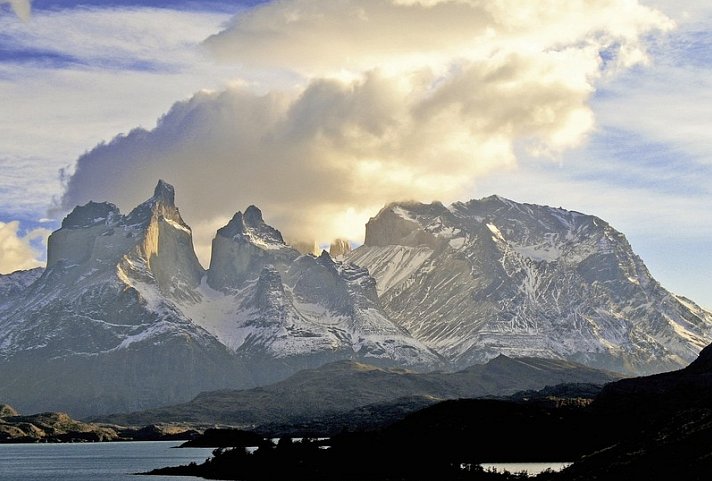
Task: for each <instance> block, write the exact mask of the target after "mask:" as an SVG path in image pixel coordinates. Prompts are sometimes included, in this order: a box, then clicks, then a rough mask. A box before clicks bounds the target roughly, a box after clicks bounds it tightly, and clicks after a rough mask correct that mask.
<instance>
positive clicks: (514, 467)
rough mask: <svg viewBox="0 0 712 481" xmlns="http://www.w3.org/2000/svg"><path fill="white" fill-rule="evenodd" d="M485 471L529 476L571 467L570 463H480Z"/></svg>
mask: <svg viewBox="0 0 712 481" xmlns="http://www.w3.org/2000/svg"><path fill="white" fill-rule="evenodd" d="M480 466H482V467H483V468H485V469H494V470H495V471H499V472H503V471H509V472H510V473H521V472H522V471H525V472H526V473H527V474H529V475H530V476H533V475H536V474H539V473H541V472H542V471H546V470H547V469H551V470H552V471H561V470H562V469H564V468H566V467H568V466H571V463H567V462H551V463H481V464H480Z"/></svg>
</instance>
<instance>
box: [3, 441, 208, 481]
mask: <svg viewBox="0 0 712 481" xmlns="http://www.w3.org/2000/svg"><path fill="white" fill-rule="evenodd" d="M180 443H181V442H174V441H156V442H126V443H76V444H0V480H1V481H45V480H47V481H49V480H52V481H97V480H100V481H169V480H170V481H186V480H188V479H197V478H186V477H184V476H181V477H178V476H133V475H132V474H131V473H137V472H142V471H150V470H151V469H154V468H160V467H163V466H175V465H178V464H187V463H189V462H191V461H196V462H202V461H204V460H205V459H206V458H208V457H209V456H210V454H211V452H212V449H206V448H186V449H173V447H174V446H178V445H179V444H180Z"/></svg>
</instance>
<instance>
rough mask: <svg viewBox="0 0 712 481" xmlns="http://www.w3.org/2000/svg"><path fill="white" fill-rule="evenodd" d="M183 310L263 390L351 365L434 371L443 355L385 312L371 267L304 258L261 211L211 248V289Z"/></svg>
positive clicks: (204, 287)
mask: <svg viewBox="0 0 712 481" xmlns="http://www.w3.org/2000/svg"><path fill="white" fill-rule="evenodd" d="M193 292H194V293H195V295H196V298H197V300H194V299H181V300H178V301H177V302H176V305H177V306H178V308H179V309H181V311H182V312H183V313H184V314H185V315H186V316H187V317H189V318H190V319H192V320H193V322H194V323H195V324H197V325H199V326H201V327H203V328H204V329H206V330H207V331H209V332H210V333H212V334H213V335H214V336H215V337H216V338H217V339H219V340H220V342H222V343H223V344H224V345H226V346H227V347H228V348H229V349H230V350H231V351H233V352H234V354H235V355H236V356H237V357H238V358H240V359H243V360H244V361H245V362H246V363H248V364H249V366H250V369H251V372H252V375H253V377H254V379H256V380H257V382H258V383H259V384H264V383H269V382H274V381H276V380H279V379H284V378H285V377H286V376H288V375H290V374H292V373H294V372H296V371H297V370H299V369H304V368H309V367H316V366H319V365H322V364H324V363H327V362H333V361H337V360H341V359H353V360H360V361H363V362H368V363H371V364H376V365H382V366H399V367H408V368H413V369H426V370H427V369H432V368H435V367H440V366H442V365H443V363H442V360H441V358H440V356H439V355H438V354H437V353H435V352H434V351H432V350H431V349H429V348H427V347H426V346H424V345H423V344H422V343H421V342H419V341H417V340H415V339H413V338H412V337H411V336H410V335H409V334H408V333H407V332H406V331H405V330H404V329H403V328H401V327H399V326H397V325H395V324H393V323H392V322H391V321H390V319H388V318H387V316H386V315H385V314H384V313H383V310H382V309H381V306H380V301H379V299H378V295H377V294H376V283H375V281H374V280H373V278H372V277H371V276H370V275H369V274H368V271H367V270H366V269H363V268H360V267H357V266H355V265H351V264H349V263H342V262H335V261H334V260H332V258H331V257H330V256H329V254H327V253H326V252H322V254H321V255H320V256H318V257H316V256H314V255H311V254H307V255H302V254H300V253H299V251H297V250H296V249H294V248H293V247H291V246H289V245H287V244H286V243H285V241H284V239H283V238H282V235H281V233H280V232H279V231H278V230H276V229H274V228H273V227H271V226H269V225H267V224H266V223H265V222H264V219H263V217H262V212H261V211H260V210H259V209H258V208H257V207H255V206H250V207H248V208H247V209H246V210H245V212H244V214H243V213H241V212H238V213H237V214H235V216H234V217H233V218H232V220H230V222H229V223H228V224H227V225H226V226H225V227H223V228H221V229H219V230H218V232H217V235H216V236H215V239H214V240H213V250H212V257H211V260H210V268H209V270H208V272H207V276H206V282H205V283H202V284H201V285H200V286H198V287H197V288H196V289H195V290H194V291H193Z"/></svg>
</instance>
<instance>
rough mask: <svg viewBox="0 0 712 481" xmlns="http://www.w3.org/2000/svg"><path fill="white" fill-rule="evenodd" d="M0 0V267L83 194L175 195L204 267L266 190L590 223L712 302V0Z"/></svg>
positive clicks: (279, 200) (282, 212) (340, 205)
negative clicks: (216, 243) (223, 234)
mask: <svg viewBox="0 0 712 481" xmlns="http://www.w3.org/2000/svg"><path fill="white" fill-rule="evenodd" d="M159 4H160V7H157V6H156V5H157V2H149V1H148V0H117V1H99V0H84V1H80V0H44V1H43V0H35V1H34V2H31V3H30V2H29V1H27V0H11V1H7V0H0V273H8V272H12V271H14V270H17V269H26V268H29V267H32V266H37V265H42V263H43V262H44V259H45V255H46V254H45V248H46V238H47V236H48V235H49V233H50V232H51V231H52V230H54V229H56V228H58V226H59V223H60V222H61V219H62V218H63V216H64V215H66V213H67V212H69V211H70V210H71V209H72V208H73V207H74V206H76V205H79V204H84V203H86V202H88V201H89V200H94V201H110V202H113V203H115V204H117V205H118V206H119V207H120V208H121V209H122V211H128V210H130V209H131V208H133V207H134V206H135V205H137V204H138V203H140V202H141V201H143V200H145V199H146V198H148V197H149V196H150V195H151V192H152V189H153V186H154V185H155V183H156V182H157V180H158V179H159V178H163V179H165V180H166V181H168V182H170V183H172V184H173V185H174V186H175V187H176V201H177V204H178V206H179V208H180V209H181V213H182V215H183V217H184V219H185V221H186V222H187V223H188V224H189V225H190V226H191V227H192V229H193V232H194V240H195V245H196V250H197V251H198V255H199V257H200V259H201V261H202V262H203V263H204V264H205V265H207V263H208V261H209V247H210V241H211V239H212V237H213V236H214V233H215V231H216V230H217V228H219V227H221V226H222V225H224V224H225V223H227V221H228V220H229V219H230V218H231V217H232V215H233V214H234V213H235V212H236V211H238V210H244V209H245V208H246V207H247V206H248V205H250V204H255V205H258V206H259V207H260V208H261V209H262V211H263V213H264V216H265V219H266V220H267V221H268V222H269V223H270V224H272V225H274V226H275V227H277V228H279V229H280V230H281V231H282V232H283V233H284V234H285V237H286V238H287V239H288V240H291V241H305V240H316V241H317V242H319V243H322V244H323V243H328V242H329V241H331V240H332V239H334V238H337V237H341V238H347V239H350V240H351V241H352V242H354V243H356V244H358V243H360V242H362V241H363V234H364V224H365V222H366V221H367V220H368V219H369V217H371V216H373V215H375V214H376V213H377V212H378V210H379V209H380V208H381V207H382V206H383V205H384V204H385V203H387V202H392V201H398V200H418V201H423V202H430V201H433V200H440V201H443V202H453V201H457V200H469V199H473V198H474V199H477V198H482V197H485V196H488V195H491V194H498V195H501V196H503V197H507V198H509V199H512V200H515V201H518V202H528V203H534V204H544V205H551V206H554V207H563V208H566V209H569V210H576V211H579V212H584V213H587V214H593V215H596V216H598V217H601V218H603V219H604V220H606V221H608V222H609V223H610V224H611V225H613V227H615V228H616V229H618V230H619V231H621V232H623V233H624V234H625V235H626V237H627V239H628V240H629V242H630V243H631V245H632V247H633V249H634V251H635V252H636V253H637V254H638V255H640V256H641V258H642V259H643V260H644V261H645V263H646V265H647V266H648V268H649V269H650V271H651V273H652V275H653V276H654V277H655V278H656V279H657V280H658V281H660V282H661V284H662V285H663V286H664V287H666V288H668V289H669V290H671V291H672V292H674V293H676V294H680V295H684V296H686V297H688V298H690V299H692V300H694V301H695V302H697V303H699V304H701V305H703V306H705V307H708V308H712V282H711V281H710V273H711V272H712V209H710V206H712V185H711V183H710V181H711V180H712V136H711V135H709V132H710V130H712V75H711V73H712V51H711V50H712V4H710V3H709V2H705V1H691V0H682V1H672V0H616V1H612V0H581V1H576V2H572V1H570V0H537V1H534V0H532V1H521V0H500V1H497V2H494V1H490V0H340V1H334V0H281V1H258V0H252V1H231V2H228V1H220V0H196V1H178V0H171V1H164V2H160V3H159Z"/></svg>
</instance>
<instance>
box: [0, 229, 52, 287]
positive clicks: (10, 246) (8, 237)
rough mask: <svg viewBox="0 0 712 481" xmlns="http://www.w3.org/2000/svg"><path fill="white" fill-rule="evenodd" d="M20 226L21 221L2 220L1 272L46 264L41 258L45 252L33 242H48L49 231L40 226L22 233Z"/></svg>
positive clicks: (0, 237)
mask: <svg viewBox="0 0 712 481" xmlns="http://www.w3.org/2000/svg"><path fill="white" fill-rule="evenodd" d="M19 228H20V222H19V221H11V222H7V223H5V222H0V274H7V273H10V272H14V271H17V270H21V269H31V268H33V267H38V266H41V265H43V264H44V262H42V261H41V260H40V258H41V257H42V254H43V253H42V252H40V251H39V250H37V249H36V248H35V247H34V246H33V245H32V242H33V241H36V240H43V241H44V242H45V244H46V240H47V237H48V236H49V231H48V230H47V229H41V228H40V229H34V230H32V231H30V232H28V233H27V234H25V235H21V234H20V233H19V232H18V230H19Z"/></svg>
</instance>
